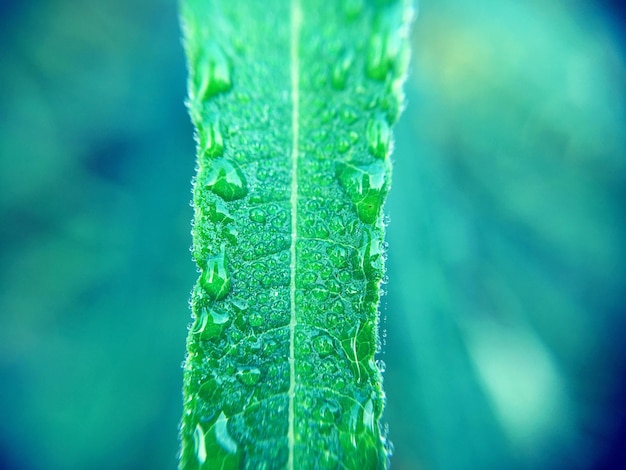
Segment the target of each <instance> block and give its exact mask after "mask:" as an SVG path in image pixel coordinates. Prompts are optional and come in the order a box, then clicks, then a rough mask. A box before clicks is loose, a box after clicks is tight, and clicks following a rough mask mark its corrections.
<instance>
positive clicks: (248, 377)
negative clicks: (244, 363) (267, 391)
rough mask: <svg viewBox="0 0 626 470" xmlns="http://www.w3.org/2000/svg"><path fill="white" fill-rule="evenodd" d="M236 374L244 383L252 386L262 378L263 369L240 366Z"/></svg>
mask: <svg viewBox="0 0 626 470" xmlns="http://www.w3.org/2000/svg"><path fill="white" fill-rule="evenodd" d="M235 376H236V377H237V380H239V382H241V383H242V384H244V385H246V386H248V387H252V386H253V385H256V384H258V383H259V380H261V370H260V369H259V368H258V367H240V368H239V369H237V372H236V374H235Z"/></svg>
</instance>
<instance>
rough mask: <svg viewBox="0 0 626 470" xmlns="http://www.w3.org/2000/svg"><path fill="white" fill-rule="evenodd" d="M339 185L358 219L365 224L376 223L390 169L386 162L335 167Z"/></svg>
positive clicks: (387, 185)
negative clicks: (353, 206) (351, 203)
mask: <svg viewBox="0 0 626 470" xmlns="http://www.w3.org/2000/svg"><path fill="white" fill-rule="evenodd" d="M337 169H338V171H337V176H338V178H339V184H340V185H341V187H342V188H343V190H344V191H345V192H346V194H347V195H348V197H349V198H350V200H351V201H352V202H353V203H354V205H355V207H356V211H357V214H358V216H359V219H361V221H362V222H364V223H366V224H371V223H373V222H375V221H376V218H377V217H378V215H379V214H380V209H381V207H382V204H383V202H384V200H385V196H386V195H387V191H388V190H389V175H390V173H391V169H390V166H389V163H388V162H387V161H384V162H383V161H380V160H378V161H375V162H374V163H372V164H370V165H361V166H356V165H352V164H345V163H340V164H339V165H338V166H337Z"/></svg>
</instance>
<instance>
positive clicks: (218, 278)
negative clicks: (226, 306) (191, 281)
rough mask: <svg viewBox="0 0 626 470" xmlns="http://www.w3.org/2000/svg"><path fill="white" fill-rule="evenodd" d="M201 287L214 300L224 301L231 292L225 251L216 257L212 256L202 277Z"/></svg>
mask: <svg viewBox="0 0 626 470" xmlns="http://www.w3.org/2000/svg"><path fill="white" fill-rule="evenodd" d="M200 285H201V286H202V288H203V289H204V290H205V292H206V293H207V295H208V296H209V297H211V298H212V299H213V300H220V299H223V298H224V297H226V296H227V295H228V291H229V290H230V275H229V273H228V269H227V266H226V254H225V252H224V250H222V252H221V253H220V254H218V255H216V256H210V257H209V258H208V259H207V262H206V268H205V269H204V270H203V271H202V275H201V276H200Z"/></svg>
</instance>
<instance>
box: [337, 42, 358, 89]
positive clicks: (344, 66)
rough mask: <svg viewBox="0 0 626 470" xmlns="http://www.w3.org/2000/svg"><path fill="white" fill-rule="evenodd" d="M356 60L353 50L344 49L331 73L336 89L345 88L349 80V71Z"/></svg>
mask: <svg viewBox="0 0 626 470" xmlns="http://www.w3.org/2000/svg"><path fill="white" fill-rule="evenodd" d="M352 62H354V52H353V51H352V50H346V51H344V52H343V53H342V54H341V55H340V56H339V59H338V60H337V63H336V64H335V65H334V66H333V70H332V74H331V83H332V85H333V88H335V89H336V90H343V89H344V88H345V87H346V82H347V80H348V72H349V71H350V67H351V66H352Z"/></svg>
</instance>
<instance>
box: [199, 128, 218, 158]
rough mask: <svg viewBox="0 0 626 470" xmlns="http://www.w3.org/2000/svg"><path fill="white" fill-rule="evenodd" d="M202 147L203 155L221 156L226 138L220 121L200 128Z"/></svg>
mask: <svg viewBox="0 0 626 470" xmlns="http://www.w3.org/2000/svg"><path fill="white" fill-rule="evenodd" d="M199 136H200V137H199V138H200V148H201V149H202V156H203V157H208V158H215V157H221V156H222V153H224V139H223V138H222V133H221V131H220V125H219V122H218V121H215V122H212V123H210V124H209V125H208V126H207V127H201V128H200V129H199Z"/></svg>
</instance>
